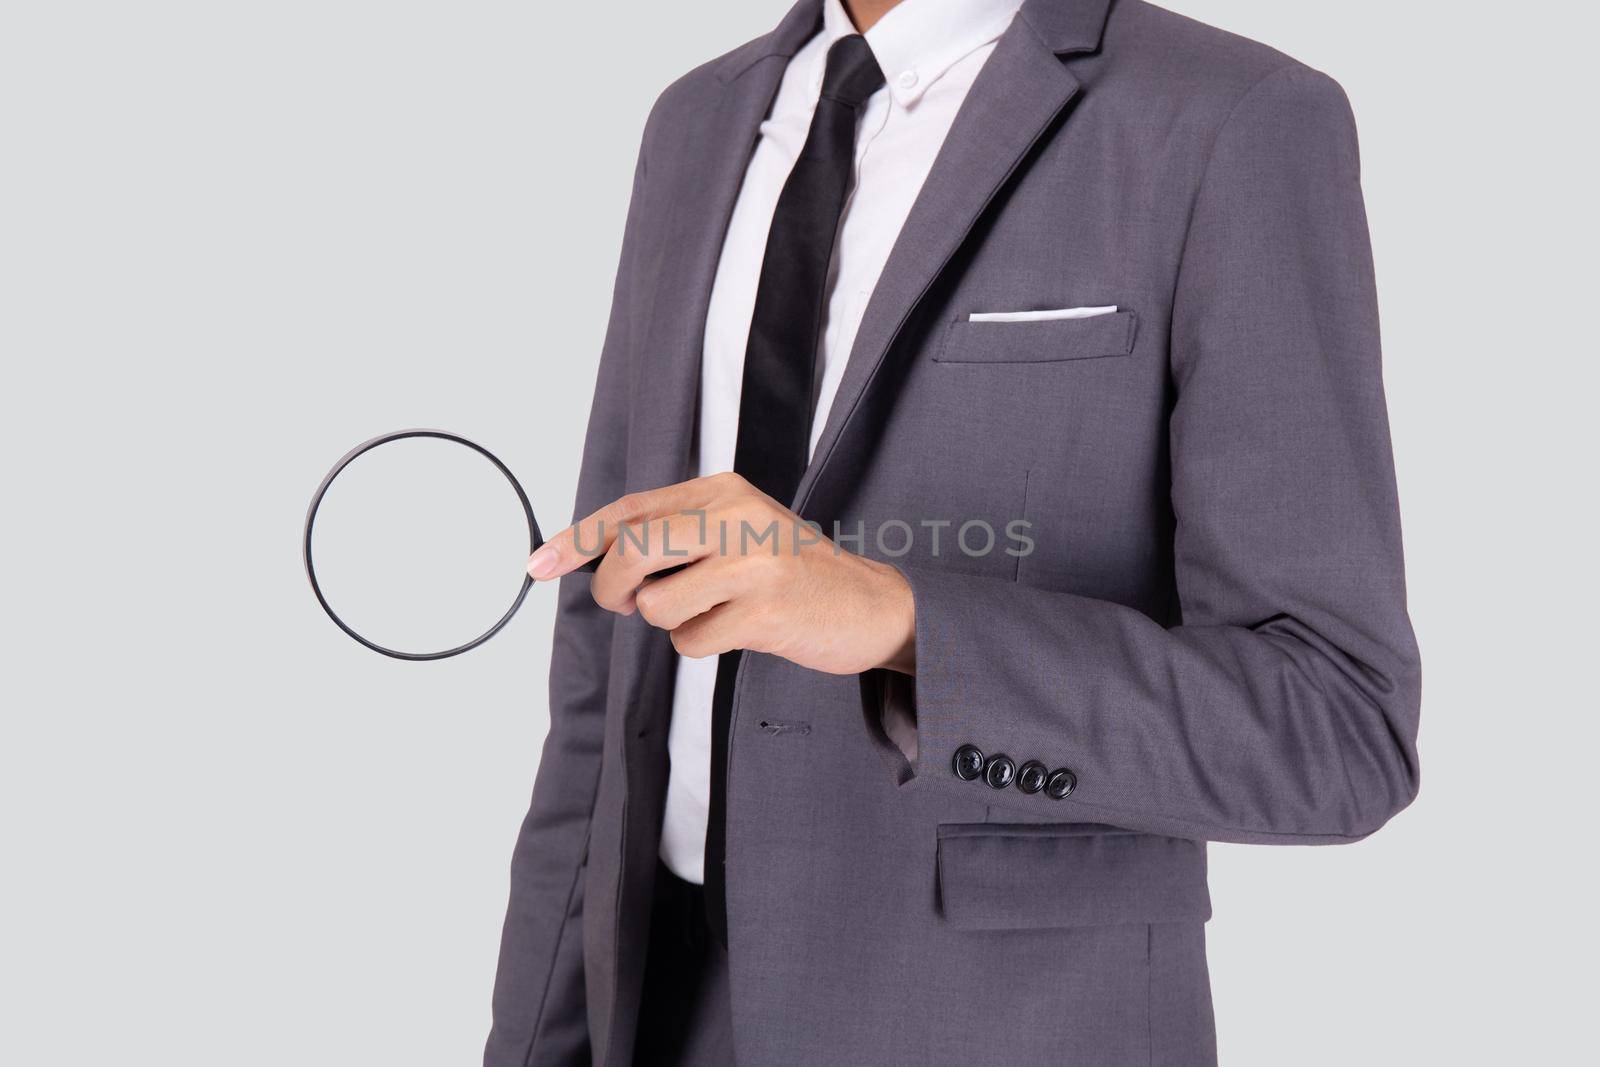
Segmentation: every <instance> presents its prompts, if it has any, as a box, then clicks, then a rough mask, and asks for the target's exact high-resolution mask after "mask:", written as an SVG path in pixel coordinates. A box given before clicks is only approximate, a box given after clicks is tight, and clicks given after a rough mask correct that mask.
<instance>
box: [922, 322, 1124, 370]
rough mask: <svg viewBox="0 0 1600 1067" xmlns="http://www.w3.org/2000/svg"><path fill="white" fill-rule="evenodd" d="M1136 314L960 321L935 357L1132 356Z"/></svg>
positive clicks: (971, 359) (1056, 358)
mask: <svg viewBox="0 0 1600 1067" xmlns="http://www.w3.org/2000/svg"><path fill="white" fill-rule="evenodd" d="M1135 318H1136V317H1135V315H1134V313H1133V312H1131V311H1114V312H1111V313H1109V314H1106V315H1091V316H1090V317H1088V318H1084V319H1043V320H1038V321H1034V322H971V321H968V320H966V319H958V320H956V321H955V322H952V323H951V324H950V325H949V326H948V327H947V328H946V329H945V334H944V342H943V343H942V344H941V345H940V346H939V348H938V350H937V351H936V352H935V353H934V357H933V358H934V360H935V361H937V362H939V363H1054V362H1057V361H1059V360H1067V359H1099V358H1100V357H1102V356H1126V355H1127V354H1128V353H1130V352H1132V351H1133V336H1134V324H1135Z"/></svg>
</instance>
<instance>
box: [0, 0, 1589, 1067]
mask: <svg viewBox="0 0 1600 1067" xmlns="http://www.w3.org/2000/svg"><path fill="white" fill-rule="evenodd" d="M1169 6H1172V7H1175V8H1177V9H1179V10H1181V11H1183V12H1185V13H1188V14H1191V15H1193V16H1195V17H1197V18H1200V19H1202V20H1204V21H1208V22H1212V23H1214V24H1218V25H1222V26H1224V27H1226V28H1229V29H1232V30H1235V31H1237V32H1240V33H1243V34H1245V35H1247V36H1251V37H1254V38H1257V39H1258V40H1263V41H1266V42H1268V43H1270V44H1273V45H1275V46H1277V47H1279V48H1281V49H1283V50H1285V51H1287V52H1289V53H1291V54H1293V55H1295V56H1297V57H1299V58H1301V59H1303V60H1305V61H1307V62H1309V63H1311V64H1312V65H1313V66H1316V67H1319V68H1321V69H1323V70H1325V71H1327V72H1329V73H1330V74H1332V75H1333V76H1334V77H1336V78H1338V79H1339V80H1340V81H1341V82H1342V83H1343V84H1344V85H1345V87H1346V89H1347V90H1348V92H1349V94H1350V97H1351V99H1352V103H1353V105H1354V107H1355V111H1356V115H1357V119H1358V121H1359V123H1360V128H1361V134H1362V145H1363V151H1364V159H1365V185H1366V190H1367V196H1368V206H1369V210H1370V214H1371V222H1372V232H1373V238H1374V244H1375V252H1376V257H1377V264H1378V272H1379V283H1380V291H1381V298H1382V310H1383V316H1384V341H1385V350H1386V353H1387V380H1388V388H1389V400H1390V406H1391V414H1392V417H1393V421H1394V425H1395V437H1396V441H1395V450H1396V454H1397V459H1398V464H1399V475H1400V483H1401V495H1402V502H1403V505H1404V514H1405V523H1406V543H1407V552H1408V562H1409V566H1410V575H1411V582H1410V585H1411V594H1412V603H1413V617H1414V621H1415V623H1416V628H1417V631H1418V634H1419V637H1420V640H1421V643H1422V648H1423V658H1424V663H1425V677H1426V685H1425V700H1424V707H1425V713H1424V718H1423V735H1422V744H1423V752H1424V787H1423V791H1422V797H1421V799H1420V800H1419V801H1418V802H1417V804H1416V805H1415V806H1414V807H1413V808H1412V809H1411V810H1410V811H1408V812H1407V813H1405V814H1404V815H1402V816H1401V817H1400V818H1399V819H1398V821H1397V822H1396V823H1395V824H1393V825H1392V826H1391V827H1389V828H1388V829H1387V830H1385V831H1384V832H1383V833H1381V834H1379V835H1378V836H1377V837H1375V838H1373V839H1371V840H1370V841H1368V842H1365V843H1363V844H1360V845H1356V846H1353V847H1348V848H1338V849H1293V848H1283V849H1265V848H1241V847H1226V846H1224V847H1217V848H1215V849H1214V850H1213V853H1212V856H1213V892H1214V897H1215V900H1216V918H1215V920H1214V921H1213V922H1212V924H1211V926H1210V943H1211V952H1212V968H1213V977H1214V981H1215V987H1216V1004H1217V1013H1218V1027H1219V1037H1220V1042H1221V1051H1222V1059H1223V1062H1225V1063H1229V1064H1282V1063H1290V1062H1292V1063H1297V1064H1324V1063H1326V1064H1333V1063H1340V1062H1343V1061H1345V1060H1348V1059H1351V1058H1359V1060H1360V1061H1361V1062H1365V1063H1381V1064H1389V1063H1407V1062H1451V1063H1488V1062H1495V1061H1498V1060H1500V1059H1501V1058H1503V1057H1504V1056H1506V1055H1510V1054H1513V1053H1514V1054H1515V1057H1516V1060H1517V1061H1518V1062H1525V1063H1526V1062H1559V1061H1570V1060H1572V1059H1574V1058H1575V1057H1576V1053H1577V1049H1578V1048H1579V1047H1580V1046H1579V1045H1578V1044H1576V1043H1577V1042H1578V1041H1579V1040H1580V1038H1583V1039H1585V1040H1587V1039H1589V1038H1590V1037H1592V1027H1591V1025H1590V1023H1589V1022H1588V1020H1587V1018H1586V1016H1587V1013H1588V1012H1589V1011H1590V1010H1592V997H1593V982H1592V976H1590V975H1589V970H1590V962H1591V959H1592V954H1593V950H1594V948H1595V942H1594V934H1595V930H1594V925H1593V922H1592V920H1591V919H1590V916H1591V915H1592V913H1593V906H1592V904H1591V903H1590V902H1589V900H1588V894H1589V892H1591V891H1592V890H1593V889H1594V885H1593V881H1592V877H1591V876H1590V875H1589V873H1588V872H1589V871H1590V870H1592V867H1591V865H1590V864H1588V863H1587V862H1585V858H1586V857H1587V855H1588V852H1589V851H1590V847H1589V845H1588V844H1587V842H1588V840H1589V830H1590V826H1591V825H1592V821H1593V820H1592V813H1593V802H1592V799H1591V798H1592V797H1593V795H1594V789H1595V787H1594V784H1593V777H1594V772H1593V767H1592V763H1593V755H1592V754H1593V753H1594V751H1595V749H1596V741H1597V733H1600V731H1597V729H1596V726H1595V712H1596V711H1597V710H1600V709H1597V707H1596V704H1597V701H1596V698H1595V693H1594V683H1593V681H1592V678H1591V677H1590V671H1589V666H1590V663H1591V662H1592V659H1593V655H1594V652H1593V648H1594V638H1595V636H1596V633H1595V627H1594V626H1593V623H1592V621H1591V616H1590V611H1591V605H1592V604H1593V603H1594V601H1595V595H1596V586H1595V573H1594V566H1593V563H1592V557H1593V550H1592V547H1591V540H1592V521H1591V508H1592V503H1591V499H1590V498H1591V496H1592V488H1591V489H1584V488H1583V487H1584V486H1589V485H1591V479H1592V471H1591V470H1589V469H1588V468H1589V467H1590V465H1591V464H1590V460H1591V459H1592V457H1593V449H1592V446H1591V445H1590V442H1589V439H1588V435H1587V433H1586V432H1585V427H1586V424H1588V423H1591V422H1592V419H1591V418H1590V411H1589V403H1590V400H1591V397H1592V395H1593V391H1594V385H1595V374H1594V359H1595V357H1596V352H1595V342H1594V339H1593V336H1592V333H1591V331H1590V329H1589V326H1588V323H1587V321H1586V320H1587V318H1588V317H1589V314H1590V310H1591V308H1592V306H1593V302H1594V295H1593V289H1594V282H1595V272H1594V270H1593V267H1592V262H1593V249H1594V242H1595V237H1596V234H1595V232H1594V225H1593V224H1594V217H1593V215H1594V212H1593V207H1592V204H1593V198H1592V194H1590V193H1589V192H1588V190H1589V189H1590V188H1591V184H1590V183H1592V182H1593V180H1594V178H1595V175H1594V174H1593V173H1592V167H1591V164H1590V158H1591V157H1590V154H1589V150H1590V149H1592V145H1591V144H1587V143H1586V142H1589V141H1590V140H1591V139H1592V131H1593V128H1594V121H1593V114H1592V103H1593V101H1592V99H1591V97H1592V93H1591V92H1590V90H1589V88H1588V86H1587V84H1585V83H1583V82H1581V81H1580V79H1579V75H1580V72H1581V71H1582V70H1583V69H1584V67H1585V66H1586V65H1587V64H1586V63H1585V61H1584V57H1583V56H1580V55H1579V54H1578V48H1579V47H1580V46H1582V45H1584V44H1585V43H1586V42H1587V41H1589V40H1591V39H1592V37H1591V35H1590V33H1589V30H1588V29H1587V28H1583V27H1579V26H1576V25H1572V24H1571V22H1572V21H1574V20H1573V19H1572V17H1571V16H1569V15H1568V14H1567V13H1568V12H1569V11H1573V10H1577V9H1575V8H1573V7H1572V6H1571V5H1562V4H1556V3H1543V4H1538V3H1530V4H1525V5H1521V6H1518V7H1516V8H1515V9H1513V8H1512V7H1510V6H1506V5H1494V6H1484V7H1480V6H1478V5H1449V4H1443V3H1408V4H1395V3H1392V2H1389V3H1383V2H1376V0H1364V2H1343V3H1321V4H1305V3H1300V4H1284V3H1278V2H1271V0H1250V2H1245V0H1236V2H1228V0H1184V2H1174V3H1172V4H1171V5H1169ZM0 10H3V13H4V14H3V21H0V357H3V360H4V376H3V379H0V434H3V435H4V440H3V445H4V448H3V452H0V455H3V463H4V468H3V470H4V489H5V492H4V498H3V500H4V508H5V522H4V524H3V527H0V537H3V539H4V544H3V551H4V557H3V558H4V563H5V567H4V585H3V587H0V588H3V600H4V612H3V626H4V635H3V636H4V640H3V643H0V647H3V648H4V657H5V658H4V670H3V679H4V691H3V692H4V698H3V708H4V711H3V714H4V720H3V722H4V733H3V737H0V790H3V794H0V801H3V804H0V811H3V819H4V824H3V828H4V837H3V841H4V853H3V864H4V872H5V873H4V878H3V880H0V894H3V905H4V906H3V908H0V985H3V988H0V1003H3V1005H4V1009H3V1016H4V1021H3V1025H0V1061H4V1062H8V1063H19V1064H22V1063H26V1064H30V1065H33V1064H53V1063H63V1064H67V1063H70V1064H79V1063H96V1062H106V1061H111V1060H116V1061H131V1062H161V1063H164V1064H211V1063H230V1064H256V1063H260V1064H276V1063H288V1062H298V1063H393V1064H424V1065H436V1064H465V1063H468V1062H471V1061H473V1060H474V1059H475V1058H476V1056H477V1055H478V1050H479V1047H480V1043H481V1041H482V1038H483V1036H484V1032H485V1030H486V1028H487V1025H488V1003H489V988H490V983H491V980H492V973H493V966H494V957H495V950H496V942H497V937H498V930H499V923H500V917H501V911H502V907H503V905H504V898H505V891H506V867H507V862H508V858H509V853H510V848H511V844H512V840H513V836H514V833H515V829H516V825H517V823H518V820H519V819H520V817H521V814H522V811H523V808H524V805H525V803H526V799H527V794H528V791H529V788H530V785H531V782H532V778H533V774H534V770H535V764H536V760H537V754H538V746H539V743H540V741H541V739H542V738H543V735H544V732H545V728H546V709H545V702H544V676H545V661H546V657H547V651H548V647H549V629H550V620H551V610H552V607H553V602H554V600H553V597H552V596H550V595H549V594H548V591H545V592H544V593H543V594H542V595H541V593H540V592H539V591H537V590H536V591H535V592H534V594H532V597H531V599H530V603H529V605H528V607H527V609H526V610H525V611H524V613H523V614H522V615H521V616H520V617H518V618H517V619H516V620H515V622H514V623H513V624H512V626H511V628H510V629H509V630H508V631H507V632H506V633H505V634H503V635H502V636H501V637H500V638H499V639H498V640H496V641H494V642H491V643H490V644H489V645H488V646H486V647H484V648H482V649H480V650H479V651H477V652H476V653H474V654H472V655H470V656H468V657H465V658H462V659H459V660H453V661H448V662H443V663H435V664H420V665H417V664H404V663H396V662H391V661H388V660H384V659H382V658H380V657H377V656H374V655H372V654H370V653H367V652H365V651H363V650H361V649H359V648H358V647H357V646H355V645H354V644H352V643H351V642H349V641H348V640H347V639H345V638H344V637H343V636H341V635H340V634H338V633H337V632H336V631H335V630H334V629H333V627H332V626H331V624H329V623H328V622H327V621H326V620H325V619H324V618H322V616H321V615H320V614H319V613H318V611H317V608H316V606H315V604H314V602H313V601H312V599H311V597H310V595H309V592H308V590H307V589H306V586H305V581H304V579H303V577H302V574H301V571H300V563H299V559H298V554H297V553H298V535H299V526H300V522H301V518H302V514H303V509H304V507H305V505H306V502H307V499H308V498H309V495H310V492H311V490H312V489H313V488H314V487H315V485H316V483H317V481H318V479H319V478H320V477H321V475H322V473H323V472H324V470H325V469H326V468H327V466H328V465H329V464H330V463H331V462H332V461H333V460H334V459H335V458H337V457H338V456H339V455H340V453H341V452H343V451H344V450H345V449H346V448H348V447H349V446H350V445H352V444H354V443H355V442H356V441H358V440H360V439H362V438H363V437H365V436H368V435H370V434H372V433H377V432H380V431H383V430H388V429H393V428H398V427H402V426H407V425H419V424H420V425H438V426H444V427H447V428H451V429H454V430H456V431H457V432H461V433H465V434H467V435H469V436H473V437H476V438H478V439H480V440H481V441H483V443H485V444H486V445H488V446H489V447H491V448H494V449H496V450H497V451H499V452H500V453H501V455H502V456H503V458H505V459H506V460H507V461H508V462H509V463H510V464H511V466H512V467H513V469H515V470H516V471H517V472H518V474H519V475H520V476H521V477H522V479H523V481H524V483H525V484H526V485H527V488H528V491H529V493H530V495H531V496H532V497H533V499H534V502H535V506H536V508H540V509H541V510H542V511H543V512H544V518H545V521H546V523H547V525H552V526H555V525H559V524H560V523H561V521H563V519H564V518H565V510H566V508H567V507H568V506H569V501H570V499H571V494H572V490H573V482H574V478H575V475H576V471H577V460H578V455H577V447H578V441H579V435H580V430H581V425H582V421H583V417H584V414H585V411H586V408H587V404H588V391H589V388H590V385H591V383H592V380H593V373H594V363H595V358H596V355H597V353H598V350H599V343H600V336H601V331H602V327H603V323H604V319H605V311H606V304H607V299H608V296H609V290H610V277H611V271H612V267H613V264H614V259H615V255H616V249H617V242H618V239H619V232H620V228H621V224H622V218H623V209H624V201H625V198H626V195H627V190H628V184H629V179H630V177H631V173H632V170H631V165H632V159H633V154H634V150H635V147H636V145H637V140H638V134H639V131H640V129H641V127H642V123H643V120H644V116H645V113H646V111H647V109H648V107H649V105H650V102H651V101H652V99H653V98H654V96H655V93H656V92H657V91H658V90H659V89H660V88H661V87H662V86H664V85H665V84H666V83H667V82H668V81H670V80H671V79H672V78H673V77H674V76H676V74H678V73H680V72H682V71H683V70H685V69H687V68H688V67H690V66H692V65H694V64H696V63H698V62H700V61H702V60H704V59H706V58H709V57H711V56H713V55H715V54H717V53H720V52H722V51H724V50H725V49H727V48H728V47H731V46H732V45H734V44H736V43H738V42H740V41H743V40H745V39H747V38H749V37H752V36H755V35H756V34H758V33H760V32H763V31H764V30H766V29H767V28H769V27H770V25H772V24H773V23H775V22H776V20H777V18H778V17H779V15H780V14H781V11H782V5H781V4H780V3H777V2H770V0H763V2H761V3H752V2H749V0H743V2H732V0H724V2H718V3H712V2H710V0H696V2H692V3H677V4H664V3H648V4H647V3H628V4H623V3H613V4H608V5H534V4H528V3H521V4H513V3H505V2H502V3H482V2H463V0H455V2H452V3H443V2H434V3H415V2H411V3H403V2H395V0H389V2H384V3H379V2H377V0H370V2H364V3H363V2H356V0H315V2H309V0H278V2H276V3H270V4H269V3H263V2H254V3H242V2H234V3H219V2H215V0H213V2H191V3H175V2H147V3H139V4H128V3H110V2H99V3H93V2H67V0H56V2H52V3H48V4H45V3H24V2H20V0H7V2H5V3H4V4H3V7H0ZM1580 189H1581V190H1584V191H1585V192H1584V196H1583V198H1582V199H1580V198H1579V190H1580ZM394 570H395V573H394V579H395V580H396V581H403V580H404V578H405V573H404V571H405V566H404V563H403V561H401V563H400V564H399V565H398V566H395V567H394ZM1333 1004H1336V1005H1338V1006H1339V1007H1338V1010H1337V1011H1335V1012H1332V1013H1330V1012H1329V1009H1328V1005H1333ZM1307 1035H1313V1036H1314V1040H1313V1041H1312V1043H1311V1044H1310V1045H1309V1047H1308V1046H1307V1044H1306V1037H1307Z"/></svg>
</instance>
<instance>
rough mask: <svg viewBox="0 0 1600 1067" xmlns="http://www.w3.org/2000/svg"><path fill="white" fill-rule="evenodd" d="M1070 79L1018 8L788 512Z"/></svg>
mask: <svg viewBox="0 0 1600 1067" xmlns="http://www.w3.org/2000/svg"><path fill="white" fill-rule="evenodd" d="M1027 14H1028V10H1027V9H1026V8H1025V9H1024V10H1023V15H1024V16H1025V15H1027ZM1096 36H1098V34H1096ZM1078 89H1079V83H1078V79H1077V78H1075V77H1074V76H1073V75H1072V74H1071V72H1069V71H1068V70H1067V69H1066V67H1065V66H1063V65H1062V63H1061V60H1060V59H1059V58H1058V57H1057V56H1056V53H1055V51H1054V50H1053V49H1052V48H1051V46H1050V45H1048V44H1047V43H1046V42H1045V41H1044V40H1041V38H1040V36H1039V34H1038V33H1037V32H1036V31H1035V29H1034V27H1033V25H1032V24H1031V23H1030V22H1029V21H1027V20H1026V19H1025V18H1023V17H1019V18H1017V19H1016V20H1015V21H1013V22H1012V24H1011V27H1010V28H1009V29H1008V30H1007V31H1006V32H1005V34H1004V35H1003V36H1002V37H1001V38H1000V41H999V43H998V44H997V45H996V46H995V50H994V52H993V53H992V54H991V55H990V56H989V60H988V62H986V63H985V64H984V67H983V70H982V71H981V72H980V73H979V75H978V78H977V80H976V81H975V82H973V85H972V88H971V89H970V90H969V91H968V93H967V98H966V100H965V102H964V103H963V104H962V106H961V110H960V111H959V112H958V113H957V115H956V118H955V121H954V122H953V123H952V124H951V127H950V131H949V133H948V134H947V135H946V137H945V141H944V145H943V147H942V148H941V149H940V150H939V154H938V156H937V157H936V158H935V160H934V163H933V167H932V169H931V170H930V171H929V172H928V177H927V180H926V181H925V182H924V183H923V186H922V191H921V192H920V193H919V194H918V196H917V200H916V202H915V203H914V204H913V205H912V208H911V212H910V214H909V215H907V217H906V221H905V225H904V226H903V227H902V228H901V230H900V236H899V238H898V239H897V240H896V241H895V244H894V248H893V249H892V250H891V251H890V253H889V259H888V261H887V262H886V263H885V264H884V268H883V273H882V274H881V275H880V276H879V278H878V285H877V288H876V289H875V290H874V291H873V294H872V298H871V300H870V301H869V302H868V304H867V310H866V314H865V315H864V317H863V318H862V320H861V327H860V329H859V331H858V332H857V334H856V340H855V345H854V346H853V348H852V349H851V352H850V358H849V362H848V363H847V364H846V366H845V372H844V377H843V378H842V379H841V380H840V383H839V391H838V393H837V395H836V396H835V397H834V401H833V406H832V408H831V409H830V410H829V413H828V420H827V422H826V424H825V425H824V427H823V431H822V435H821V437H820V439H819V440H818V442H817V447H816V450H815V452H814V453H813V454H812V458H811V464H810V467H809V468H808V469H807V471H806V474H805V477H804V478H802V479H801V482H800V486H799V489H798V490H797V491H796V495H795V510H796V511H797V512H799V513H801V514H806V511H805V509H806V506H807V505H808V504H809V503H810V502H811V498H812V496H813V492H814V490H815V488H816V486H817V482H818V480H819V479H820V478H821V476H822V474H823V472H824V471H826V470H827V469H828V467H829V465H830V464H831V463H833V462H834V460H835V453H836V452H837V451H840V450H839V449H838V447H837V446H838V445H839V440H840V437H841V435H842V434H843V433H844V431H845V429H846V428H847V427H848V426H849V425H850V423H851V420H852V418H853V417H854V416H855V415H856V413H857V410H858V408H859V407H860V405H861V401H862V400H863V398H864V396H865V395H866V393H867V391H868V390H869V389H870V388H871V386H872V384H873V381H874V379H875V378H876V377H877V376H878V373H879V370H880V368H881V367H882V366H883V364H884V360H885V357H886V356H887V355H888V353H889V350H890V348H891V347H892V345H893V344H894V340H895V338H896V337H897V336H898V335H899V333H900V331H901V329H902V328H903V327H904V325H905V323H906V321H907V319H909V318H910V317H911V314H912V312H913V311H914V310H915V309H916V306H917V304H918V302H919V301H920V300H921V299H922V297H923V295H924V294H925V293H926V292H927V291H928V289H929V288H930V287H931V286H932V285H933V283H934V281H935V280H936V279H937V278H938V276H939V274H940V272H941V271H943V270H944V268H945V266H946V265H947V264H948V263H949V262H950V259H951V257H953V256H954V255H955V253H956V251H957V249H959V248H960V246H961V244H962V243H963V242H964V241H965V240H966V238H967V236H968V234H970V233H971V232H972V229H973V227H974V226H975V225H976V224H977V222H978V220H979V218H980V217H981V216H982V214H983V212H984V209H985V208H986V207H988V205H989V204H990V203H991V202H992V201H993V200H994V198H995V196H996V195H997V194H998V193H999V192H1000V190H1001V188H1002V187H1003V186H1004V185H1005V183H1006V180H1007V179H1008V178H1009V177H1010V176H1011V174H1012V173H1013V172H1014V171H1015V170H1016V168H1017V167H1018V166H1019V165H1020V164H1021V163H1022V161H1023V160H1024V158H1025V157H1026V156H1027V154H1028V151H1029V149H1030V148H1032V147H1033V145H1034V144H1035V143H1036V142H1037V141H1038V140H1039V139H1040V137H1042V136H1043V135H1044V133H1045V131H1046V130H1047V129H1049V127H1050V125H1051V124H1052V122H1053V121H1054V120H1055V119H1056V117H1057V116H1058V115H1060V114H1061V112H1062V110H1063V109H1064V108H1065V107H1066V106H1067V104H1068V103H1069V102H1070V101H1071V100H1072V98H1073V97H1074V96H1076V95H1077V93H1078ZM807 517H808V518H816V517H817V516H814V515H808V516H807ZM824 518H826V516H824Z"/></svg>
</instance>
